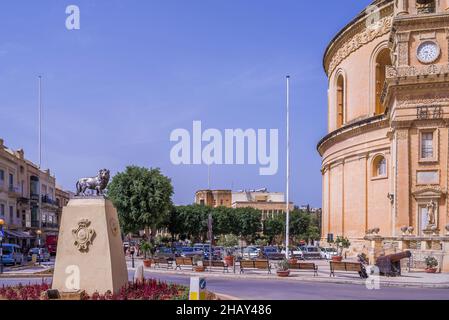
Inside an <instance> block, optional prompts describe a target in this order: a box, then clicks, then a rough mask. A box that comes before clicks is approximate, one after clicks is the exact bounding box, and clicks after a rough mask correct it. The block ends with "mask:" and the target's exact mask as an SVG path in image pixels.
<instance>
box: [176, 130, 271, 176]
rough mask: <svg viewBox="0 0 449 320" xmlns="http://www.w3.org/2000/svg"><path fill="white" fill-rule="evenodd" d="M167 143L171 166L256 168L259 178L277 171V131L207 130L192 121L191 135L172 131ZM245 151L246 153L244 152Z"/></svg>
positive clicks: (182, 131) (184, 131)
mask: <svg viewBox="0 0 449 320" xmlns="http://www.w3.org/2000/svg"><path fill="white" fill-rule="evenodd" d="M170 141H171V142H176V144H175V145H174V146H173V147H172V149H171V151H170V160H171V162H172V164H174V165H191V164H193V165H201V164H205V165H244V164H249V165H257V164H259V165H260V168H259V174H260V175H262V176H271V175H275V174H276V173H277V171H278V164H279V161H278V158H279V155H278V152H279V146H278V145H279V133H278V130H277V129H258V130H255V129H246V130H243V129H225V130H224V133H222V131H220V130H218V129H207V130H205V131H204V132H203V130H202V123H201V121H193V127H192V133H190V132H189V131H188V130H186V129H175V130H173V131H172V132H171V134H170ZM245 150H246V151H245Z"/></svg>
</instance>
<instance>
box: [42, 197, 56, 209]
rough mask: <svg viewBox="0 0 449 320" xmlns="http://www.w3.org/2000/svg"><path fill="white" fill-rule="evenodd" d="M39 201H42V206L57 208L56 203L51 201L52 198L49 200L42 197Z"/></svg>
mask: <svg viewBox="0 0 449 320" xmlns="http://www.w3.org/2000/svg"><path fill="white" fill-rule="evenodd" d="M41 201H42V203H43V204H47V205H51V206H55V207H57V206H58V204H57V203H56V201H55V200H53V199H52V198H50V197H49V196H42V197H41Z"/></svg>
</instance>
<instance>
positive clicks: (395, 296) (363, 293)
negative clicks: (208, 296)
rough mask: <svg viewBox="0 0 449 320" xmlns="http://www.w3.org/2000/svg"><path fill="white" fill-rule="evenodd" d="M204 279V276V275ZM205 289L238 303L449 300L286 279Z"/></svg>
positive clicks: (434, 293) (435, 293)
mask: <svg viewBox="0 0 449 320" xmlns="http://www.w3.org/2000/svg"><path fill="white" fill-rule="evenodd" d="M146 277H148V278H149V277H152V278H155V279H160V280H162V281H166V282H173V283H178V284H184V285H189V283H190V278H189V277H188V276H181V275H167V274H154V273H151V274H147V275H146ZM206 279H207V276H206ZM207 288H208V290H210V291H212V292H216V293H221V294H226V295H230V296H234V297H236V298H239V299H242V300H449V290H448V289H421V288H398V287H385V288H382V287H381V288H380V289H379V290H368V289H366V287H365V286H361V285H346V284H333V283H332V284H330V283H318V282H314V283H311V282H309V283H307V282H304V283H301V282H298V281H288V280H282V281H279V280H262V281H261V280H241V279H236V280H233V279H217V278H211V279H208V280H207Z"/></svg>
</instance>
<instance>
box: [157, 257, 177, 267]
mask: <svg viewBox="0 0 449 320" xmlns="http://www.w3.org/2000/svg"><path fill="white" fill-rule="evenodd" d="M153 262H154V267H155V268H157V267H160V266H161V265H165V266H166V268H167V269H173V260H170V259H168V258H160V257H155V258H154V259H153Z"/></svg>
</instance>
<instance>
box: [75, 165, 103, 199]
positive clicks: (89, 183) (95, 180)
mask: <svg viewBox="0 0 449 320" xmlns="http://www.w3.org/2000/svg"><path fill="white" fill-rule="evenodd" d="M109 179H110V172H109V170H108V169H101V170H100V171H98V175H97V176H96V177H92V178H81V179H79V180H78V182H77V183H76V195H77V196H86V190H95V191H96V192H97V196H100V195H103V194H104V190H105V189H106V187H107V185H108V183H109Z"/></svg>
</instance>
